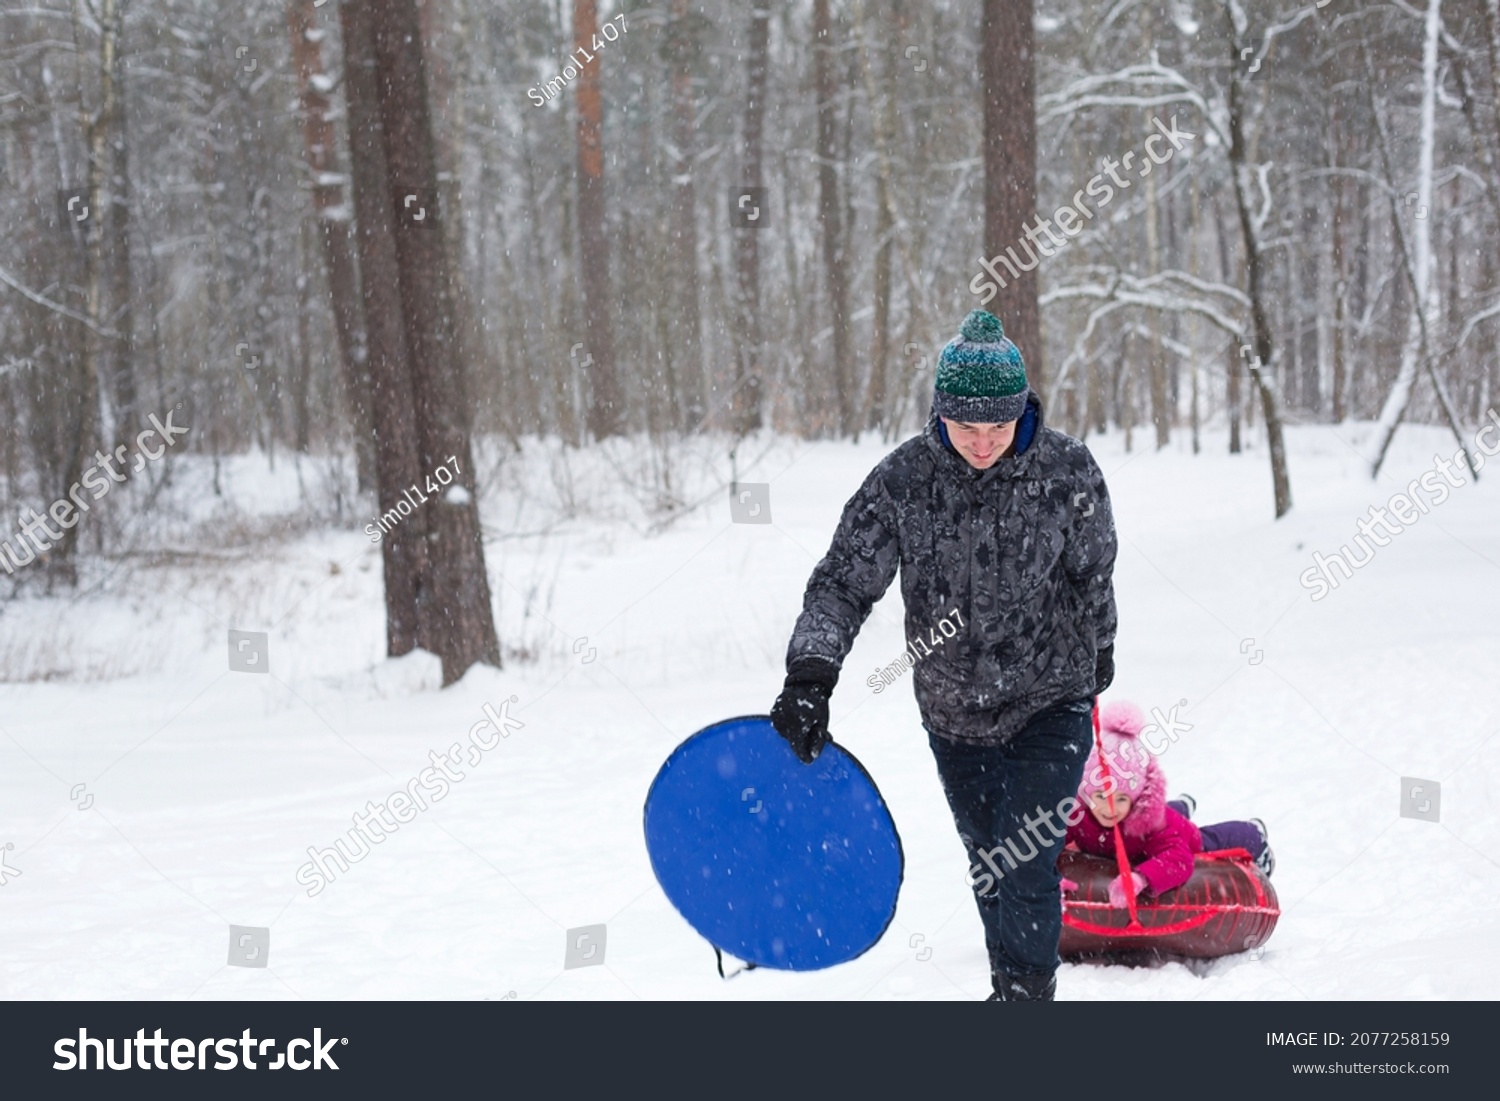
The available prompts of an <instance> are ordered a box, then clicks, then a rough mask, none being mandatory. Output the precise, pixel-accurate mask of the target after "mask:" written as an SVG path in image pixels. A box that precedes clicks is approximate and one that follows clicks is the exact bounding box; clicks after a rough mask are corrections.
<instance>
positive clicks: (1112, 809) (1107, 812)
mask: <svg viewBox="0 0 1500 1101" xmlns="http://www.w3.org/2000/svg"><path fill="white" fill-rule="evenodd" d="M1089 813H1090V814H1092V815H1093V816H1094V821H1095V822H1098V823H1099V824H1100V825H1101V826H1104V827H1105V828H1106V829H1107V828H1109V827H1111V826H1113V825H1115V824H1116V823H1117V822H1121V821H1123V820H1124V818H1125V816H1126V815H1127V814H1129V813H1130V796H1128V795H1126V794H1125V793H1124V792H1123V791H1117V792H1115V793H1114V794H1113V795H1105V794H1104V793H1103V792H1102V791H1096V792H1094V794H1093V795H1091V796H1089Z"/></svg>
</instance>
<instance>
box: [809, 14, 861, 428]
mask: <svg viewBox="0 0 1500 1101" xmlns="http://www.w3.org/2000/svg"><path fill="white" fill-rule="evenodd" d="M828 4H829V0H813V26H812V30H813V88H814V93H815V94H816V96H817V121H818V129H817V156H818V224H819V225H820V226H821V227H822V230H823V281H824V286H825V287H826V288H827V290H828V312H829V322H830V324H831V325H832V326H833V386H834V390H835V395H834V397H835V409H836V411H837V415H838V433H839V435H841V436H844V435H849V434H850V433H851V432H853V430H854V413H855V401H856V397H855V393H854V365H853V362H852V356H851V352H852V348H851V346H850V342H849V282H848V277H847V274H846V272H845V270H844V225H843V209H842V206H841V204H840V198H839V173H838V167H837V166H838V142H837V125H838V111H837V105H836V104H835V102H834V64H833V57H832V54H833V50H834V47H833V22H832V17H831V15H830V13H829V8H828Z"/></svg>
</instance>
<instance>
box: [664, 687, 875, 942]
mask: <svg viewBox="0 0 1500 1101" xmlns="http://www.w3.org/2000/svg"><path fill="white" fill-rule="evenodd" d="M646 848H647V850H648V851H649V852H650V854H651V868H652V870H653V871H654V872H655V873H656V879H657V882H659V883H660V884H661V886H662V890H663V891H665V892H666V895H667V898H669V899H670V900H671V902H672V905H673V906H675V907H677V910H678V912H679V913H681V914H682V916H683V917H684V918H686V919H687V922H688V924H689V925H691V926H692V927H693V928H694V929H696V930H697V931H698V932H699V933H700V934H702V935H703V937H704V938H706V939H707V940H708V942H709V943H710V944H712V945H713V946H714V947H715V948H718V949H720V950H721V951H723V952H725V953H727V954H728V955H731V956H736V957H738V958H739V959H742V960H746V961H748V962H749V963H752V964H754V965H756V966H757V967H773V968H778V969H780V970H784V971H816V970H818V969H819V968H824V967H832V966H833V965H834V964H837V963H843V962H845V961H846V960H852V959H854V958H855V957H856V956H859V955H861V954H862V953H864V952H865V951H867V950H868V949H869V948H870V947H872V946H873V945H874V944H875V942H876V941H878V940H879V939H880V937H881V935H882V934H883V933H884V932H885V930H886V927H887V926H888V925H890V923H891V919H892V918H893V917H894V916H895V914H896V896H897V894H898V893H899V892H900V890H901V875H902V870H903V867H904V858H903V856H902V852H901V838H900V837H898V836H897V834H896V824H895V823H894V822H893V821H892V820H891V815H890V812H889V811H888V810H887V809H886V806H885V801H884V800H882V799H881V797H880V792H879V791H878V790H876V787H875V782H874V781H873V780H871V779H870V776H869V773H867V772H866V771H865V770H864V766H862V765H861V764H860V763H859V762H858V761H856V760H855V759H854V757H853V756H852V755H851V754H850V753H849V752H848V751H847V750H844V749H841V748H839V747H838V746H837V745H833V744H831V743H830V744H829V745H828V746H826V747H825V748H824V750H823V753H822V755H821V756H819V757H818V759H817V760H816V761H815V762H814V763H813V764H810V765H804V764H803V763H802V762H801V761H799V760H797V758H796V756H795V755H794V754H793V753H792V751H791V748H790V747H789V746H788V745H787V744H786V742H784V741H783V740H782V739H781V738H780V736H778V735H777V733H776V731H775V730H774V729H773V728H772V726H771V720H770V719H768V718H767V717H765V716H764V715H747V716H744V717H742V718H738V719H726V720H725V721H724V722H721V723H715V724H714V725H713V726H710V727H707V728H705V729H703V730H700V731H699V732H698V733H696V734H694V735H693V736H692V737H691V738H689V739H688V740H687V741H685V742H683V743H682V744H681V745H680V746H678V747H677V748H676V749H675V750H673V752H672V755H671V756H670V757H668V758H667V762H666V764H664V765H662V767H661V771H660V772H658V773H657V774H656V779H655V780H654V781H653V782H652V784H651V791H650V792H649V793H648V794H647V796H646Z"/></svg>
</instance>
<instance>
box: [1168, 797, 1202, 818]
mask: <svg viewBox="0 0 1500 1101" xmlns="http://www.w3.org/2000/svg"><path fill="white" fill-rule="evenodd" d="M1167 806H1169V807H1172V809H1173V810H1176V809H1177V807H1178V806H1180V807H1182V810H1181V811H1180V812H1179V813H1180V814H1181V815H1182V816H1183V817H1184V818H1186V819H1187V820H1188V821H1189V822H1191V821H1192V820H1193V815H1194V814H1196V813H1197V811H1198V800H1196V799H1194V798H1193V797H1192V796H1191V795H1187V794H1182V795H1179V796H1178V797H1177V798H1176V799H1173V800H1172V801H1171V802H1170V803H1168V804H1167Z"/></svg>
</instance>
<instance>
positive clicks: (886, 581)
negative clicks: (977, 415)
mask: <svg viewBox="0 0 1500 1101" xmlns="http://www.w3.org/2000/svg"><path fill="white" fill-rule="evenodd" d="M1016 434H1017V443H1016V453H1015V454H1013V455H1011V456H1008V457H1006V458H1002V459H1000V460H999V461H998V462H996V463H995V465H994V466H992V467H991V468H990V469H989V470H985V471H978V470H975V469H974V468H973V467H971V466H969V464H968V463H967V462H966V461H965V460H964V459H963V457H962V456H960V455H959V454H958V453H957V452H955V451H954V450H953V449H952V448H951V447H950V446H949V445H948V443H947V442H946V441H945V440H944V438H943V436H942V434H941V432H940V426H939V422H938V418H937V415H936V414H935V413H934V414H932V415H931V416H930V417H929V419H928V422H927V427H926V429H925V430H924V431H923V432H922V434H921V435H920V436H916V437H913V438H912V439H910V440H907V441H906V442H905V443H903V444H902V445H901V446H900V447H898V448H896V450H895V451H893V452H891V453H890V454H889V455H887V456H886V457H885V459H884V460H882V462H881V463H880V465H879V466H877V467H876V468H875V469H874V470H873V471H871V472H870V476H869V477H868V478H866V479H865V482H864V485H862V486H860V488H859V492H857V493H856V494H855V495H854V496H853V497H852V498H851V499H850V501H849V503H848V504H847V505H846V506H845V507H844V515H843V517H842V519H840V521H839V526H838V531H837V532H836V533H835V535H834V537H833V544H832V545H831V546H830V547H829V548H828V554H827V555H826V556H825V557H824V558H823V560H822V561H821V562H820V563H818V566H817V568H816V569H814V570H813V574H812V578H811V580H809V581H808V583H807V593H806V596H805V597H804V599H803V606H802V614H801V616H799V617H798V619H797V626H796V628H795V629H794V631H793V632H792V639H791V643H790V644H789V645H788V647H787V670H788V672H790V673H798V672H803V673H806V674H810V675H815V676H819V677H820V678H826V679H832V678H833V677H835V676H837V672H838V670H840V669H841V668H842V666H843V662H844V658H845V656H846V655H847V654H848V653H849V649H850V647H851V646H852V645H853V644H854V636H855V634H856V633H857V632H858V631H859V629H860V627H861V626H862V625H863V624H864V621H865V618H866V617H867V616H868V615H869V614H870V609H871V607H872V606H873V605H874V604H875V602H876V601H877V600H879V599H880V598H881V597H882V596H883V595H884V594H885V591H886V589H887V588H888V587H889V586H890V583H891V581H892V580H894V578H895V576H896V570H897V567H898V566H899V567H900V571H901V595H902V597H903V599H904V600H905V603H906V633H907V638H908V640H909V641H912V642H914V641H915V640H916V639H921V640H922V641H923V643H924V646H917V647H915V652H916V653H917V654H921V655H923V656H922V657H921V660H920V661H918V662H917V664H916V666H915V669H914V671H913V676H914V680H915V688H916V696H917V705H918V707H919V708H920V709H921V712H922V721H923V723H924V725H926V727H927V728H928V729H929V730H931V731H933V732H935V733H937V734H938V735H940V736H942V737H945V738H950V739H953V740H957V741H963V742H981V743H989V744H995V743H999V742H1004V741H1006V740H1008V739H1009V738H1010V737H1011V736H1012V735H1014V734H1015V733H1016V732H1017V731H1018V730H1020V729H1021V728H1022V727H1023V726H1025V725H1026V721H1027V720H1028V719H1029V718H1031V716H1032V715H1034V714H1036V713H1037V712H1038V711H1040V710H1042V709H1043V708H1045V707H1048V706H1050V705H1051V704H1054V703H1058V702H1062V701H1069V700H1079V699H1085V698H1087V697H1089V696H1092V695H1093V692H1094V673H1095V659H1096V654H1097V651H1099V650H1101V649H1103V648H1104V647H1106V646H1113V645H1114V637H1115V599H1114V588H1113V585H1112V583H1111V574H1112V572H1113V570H1114V563H1115V546H1116V544H1115V525H1114V519H1113V516H1112V514H1111V512H1110V505H1109V492H1108V490H1107V489H1106V488H1105V485H1104V475H1103V474H1102V473H1101V472H1100V470H1099V466H1098V464H1097V463H1095V462H1094V458H1093V456H1092V455H1091V454H1090V453H1089V450H1088V448H1087V447H1085V446H1084V445H1083V444H1082V443H1081V442H1079V441H1078V440H1075V439H1073V438H1072V437H1071V436H1066V435H1063V434H1062V433H1061V432H1056V431H1054V430H1052V429H1050V428H1046V427H1044V426H1043V424H1042V418H1041V405H1040V403H1039V402H1038V401H1037V399H1036V397H1035V396H1034V395H1033V396H1031V397H1030V398H1029V399H1028V405H1027V410H1026V412H1025V413H1024V414H1023V415H1022V418H1021V420H1020V422H1019V424H1018V425H1017V433H1016ZM953 609H957V611H958V616H957V617H955V616H952V615H950V612H951V611H952V610H953ZM944 617H947V618H948V620H949V622H950V623H951V624H952V625H953V626H955V627H958V620H959V619H962V621H963V626H962V627H958V631H957V634H956V636H955V637H953V638H944V639H943V644H942V645H932V643H931V637H932V632H933V629H934V628H935V627H937V625H938V623H939V621H940V620H942V619H943V618H944ZM937 637H938V638H943V636H942V635H941V634H939V635H937ZM927 647H930V648H931V650H932V653H931V655H930V656H927V655H926V654H925V649H926V648H927Z"/></svg>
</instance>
